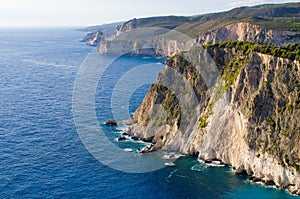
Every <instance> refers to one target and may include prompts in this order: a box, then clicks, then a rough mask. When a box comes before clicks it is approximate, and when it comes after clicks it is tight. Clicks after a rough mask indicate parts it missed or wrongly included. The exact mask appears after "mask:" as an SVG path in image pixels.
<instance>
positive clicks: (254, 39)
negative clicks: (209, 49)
mask: <svg viewBox="0 0 300 199" xmlns="http://www.w3.org/2000/svg"><path fill="white" fill-rule="evenodd" d="M226 40H239V41H249V42H251V43H259V44H265V45H272V46H282V47H284V46H286V45H287V44H292V43H296V42H300V33H299V32H292V31H281V30H269V29H264V28H261V27H260V26H258V25H253V24H251V23H247V22H240V23H234V24H230V25H227V26H224V27H221V28H218V29H216V30H212V31H209V32H206V33H203V34H200V35H199V36H198V37H197V43H198V44H214V43H219V42H222V41H226Z"/></svg>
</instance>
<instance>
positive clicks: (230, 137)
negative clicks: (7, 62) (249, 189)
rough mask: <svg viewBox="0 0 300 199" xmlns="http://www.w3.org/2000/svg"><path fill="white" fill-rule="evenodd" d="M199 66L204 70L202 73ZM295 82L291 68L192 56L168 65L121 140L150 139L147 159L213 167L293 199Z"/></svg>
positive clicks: (211, 51)
mask: <svg viewBox="0 0 300 199" xmlns="http://www.w3.org/2000/svg"><path fill="white" fill-rule="evenodd" d="M208 55H209V56H208ZM210 57H211V59H210ZM199 60H205V62H206V63H210V67H209V68H201V66H203V63H201V62H200V61H199ZM212 60H213V63H211V61H212ZM214 66H215V68H216V69H217V70H218V71H215V70H212V69H211V68H213V67H214ZM211 74H220V76H219V77H217V78H216V77H215V76H214V75H211ZM209 75H211V76H209ZM208 76H209V78H208ZM299 77H300V64H299V62H298V61H294V60H289V59H283V58H280V57H274V56H271V55H266V54H261V53H257V52H253V51H251V52H245V51H242V50H237V49H235V48H208V49H207V51H205V52H204V50H200V49H199V48H197V49H194V50H191V51H190V52H189V53H182V54H180V55H176V56H174V57H172V58H171V59H169V60H168V62H167V65H166V67H165V68H164V70H163V71H162V72H161V73H160V74H159V76H158V79H157V82H156V83H155V84H154V85H153V86H152V87H151V88H150V90H149V92H148V94H147V95H146V97H145V98H144V100H143V103H142V104H141V106H140V107H139V108H138V109H137V111H136V112H135V114H134V116H133V118H132V121H131V122H132V125H131V126H130V128H129V130H128V133H129V134H131V135H133V136H137V137H140V138H149V137H153V139H152V143H153V145H152V147H151V149H150V151H151V150H167V151H179V152H181V153H184V154H190V155H194V156H197V157H198V158H200V159H203V160H207V161H211V160H215V159H217V160H220V161H222V162H223V163H225V164H229V165H231V166H232V167H233V168H234V170H235V171H236V172H237V173H247V174H248V175H249V176H251V178H252V179H255V181H257V180H260V181H262V182H264V183H266V184H274V185H276V186H277V187H279V188H283V189H287V190H289V191H290V192H291V193H293V194H298V195H300V124H299V122H298V119H299V118H300V79H299ZM209 80H212V81H209Z"/></svg>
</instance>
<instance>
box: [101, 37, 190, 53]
mask: <svg viewBox="0 0 300 199" xmlns="http://www.w3.org/2000/svg"><path fill="white" fill-rule="evenodd" d="M193 42H194V41H193V40H192V39H191V40H189V41H185V42H180V41H177V40H175V39H174V40H171V39H167V38H163V37H153V38H146V39H143V40H133V39H124V40H118V39H116V40H112V41H106V42H103V43H101V44H100V45H99V48H98V52H99V53H101V54H131V55H146V56H172V55H173V54H174V53H178V52H181V51H183V50H188V49H190V47H191V46H192V44H193Z"/></svg>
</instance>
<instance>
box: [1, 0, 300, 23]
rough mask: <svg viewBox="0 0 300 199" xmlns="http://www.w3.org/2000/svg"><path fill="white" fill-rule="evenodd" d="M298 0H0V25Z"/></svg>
mask: <svg viewBox="0 0 300 199" xmlns="http://www.w3.org/2000/svg"><path fill="white" fill-rule="evenodd" d="M285 2H300V0H298V1H295V0H271V1H265V0H227V1H224V0H223V1H222V0H0V26H1V27H10V26H14V27H24V26H25V27H26V26H28V27H35V26H38V27H41V26H43V27H45V26H90V25H100V24H103V23H110V22H118V21H127V20H129V19H132V18H141V17H149V16H164V15H187V16H191V15H197V14H204V13H210V12H219V11H224V10H229V9H231V8H234V7H239V6H250V5H257V4H264V3H285Z"/></svg>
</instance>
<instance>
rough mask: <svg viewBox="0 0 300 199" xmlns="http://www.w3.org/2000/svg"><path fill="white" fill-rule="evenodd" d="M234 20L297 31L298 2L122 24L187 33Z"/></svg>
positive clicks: (298, 28) (299, 27)
mask: <svg viewBox="0 0 300 199" xmlns="http://www.w3.org/2000/svg"><path fill="white" fill-rule="evenodd" d="M237 22H249V23H251V24H255V25H259V26H261V27H262V28H265V29H272V30H289V31H300V3H286V4H267V5H259V6H254V7H240V8H235V9H232V10H230V11H226V12H220V13H212V14H205V15H198V16H189V17H183V16H181V17H179V16H164V17H150V18H141V19H133V20H130V21H128V22H126V23H125V24H124V25H123V29H126V26H127V25H128V26H131V28H144V27H162V28H168V29H175V30H177V31H179V32H182V33H184V34H187V35H189V36H191V37H195V36H197V35H198V34H199V33H203V32H207V31H210V30H214V29H217V28H220V27H223V26H226V25H229V24H233V23H237Z"/></svg>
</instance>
